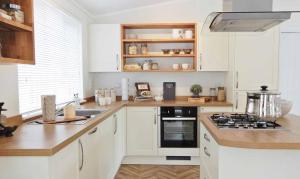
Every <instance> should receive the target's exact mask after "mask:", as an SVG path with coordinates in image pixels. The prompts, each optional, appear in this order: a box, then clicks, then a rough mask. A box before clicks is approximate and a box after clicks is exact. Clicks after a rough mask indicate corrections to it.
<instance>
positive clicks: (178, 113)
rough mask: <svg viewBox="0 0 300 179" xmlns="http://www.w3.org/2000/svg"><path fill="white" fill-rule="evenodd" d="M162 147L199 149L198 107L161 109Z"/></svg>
mask: <svg viewBox="0 0 300 179" xmlns="http://www.w3.org/2000/svg"><path fill="white" fill-rule="evenodd" d="M160 110H161V111H160V116H161V125H160V126H161V133H160V138H161V147H163V148H168V147H169V148H196V147H197V113H198V112H197V107H161V109H160Z"/></svg>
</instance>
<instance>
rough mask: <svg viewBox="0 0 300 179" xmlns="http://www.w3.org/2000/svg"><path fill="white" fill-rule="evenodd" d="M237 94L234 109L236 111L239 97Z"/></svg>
mask: <svg viewBox="0 0 300 179" xmlns="http://www.w3.org/2000/svg"><path fill="white" fill-rule="evenodd" d="M238 95H239V94H238V93H236V94H235V98H236V99H235V100H236V101H235V109H238V108H239V96H238Z"/></svg>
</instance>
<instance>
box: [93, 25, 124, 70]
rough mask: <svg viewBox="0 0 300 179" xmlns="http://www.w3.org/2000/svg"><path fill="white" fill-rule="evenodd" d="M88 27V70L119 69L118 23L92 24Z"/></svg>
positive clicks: (119, 30) (119, 35) (119, 31)
mask: <svg viewBox="0 0 300 179" xmlns="http://www.w3.org/2000/svg"><path fill="white" fill-rule="evenodd" d="M89 28H90V29H89V59H90V61H89V66H90V72H117V71H120V61H121V60H120V59H121V57H120V54H121V27H120V24H93V25H90V27H89Z"/></svg>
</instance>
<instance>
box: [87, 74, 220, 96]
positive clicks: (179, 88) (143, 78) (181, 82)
mask: <svg viewBox="0 0 300 179" xmlns="http://www.w3.org/2000/svg"><path fill="white" fill-rule="evenodd" d="M224 76H225V75H224V72H200V73H197V72H193V73H154V72H150V73H143V74H141V73H95V74H94V79H93V85H94V88H95V89H99V88H115V89H116V90H117V94H118V95H120V94H121V80H122V78H128V79H129V81H130V95H133V94H134V93H135V86H134V83H135V82H149V84H150V87H151V91H152V93H153V94H154V95H160V94H162V92H163V82H176V95H178V96H189V95H191V93H190V91H189V89H190V87H191V86H192V85H193V84H200V85H201V86H202V87H203V93H202V95H209V88H210V87H217V86H222V85H224Z"/></svg>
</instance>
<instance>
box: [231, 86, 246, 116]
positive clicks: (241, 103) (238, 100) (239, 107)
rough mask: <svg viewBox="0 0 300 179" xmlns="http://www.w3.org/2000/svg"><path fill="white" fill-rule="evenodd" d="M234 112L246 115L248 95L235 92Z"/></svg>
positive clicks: (242, 92)
mask: <svg viewBox="0 0 300 179" xmlns="http://www.w3.org/2000/svg"><path fill="white" fill-rule="evenodd" d="M233 103H234V108H233V111H234V112H240V113H245V111H246V104H247V93H246V92H244V91H238V92H234V101H233Z"/></svg>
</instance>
